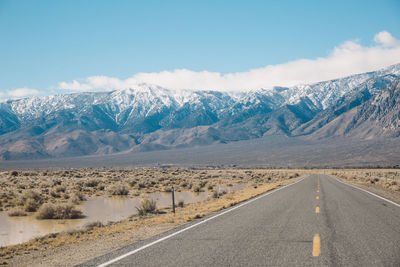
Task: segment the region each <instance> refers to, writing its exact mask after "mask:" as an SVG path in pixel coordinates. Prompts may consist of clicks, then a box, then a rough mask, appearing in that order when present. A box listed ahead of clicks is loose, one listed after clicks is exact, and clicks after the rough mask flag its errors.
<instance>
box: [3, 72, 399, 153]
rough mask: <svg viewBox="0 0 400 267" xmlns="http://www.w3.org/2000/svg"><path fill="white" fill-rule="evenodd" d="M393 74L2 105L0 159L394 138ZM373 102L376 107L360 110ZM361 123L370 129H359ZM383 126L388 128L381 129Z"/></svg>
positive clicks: (148, 89) (142, 88)
mask: <svg viewBox="0 0 400 267" xmlns="http://www.w3.org/2000/svg"><path fill="white" fill-rule="evenodd" d="M399 76H400V64H396V65H392V66H389V67H388V68H385V69H382V70H379V71H376V72H368V73H362V74H357V75H352V76H349V77H344V78H341V79H335V80H330V81H324V82H319V83H314V84H310V85H298V86H294V87H290V88H285V87H275V88H273V89H272V90H266V89H262V88H261V89H259V90H252V91H249V92H235V93H234V92H219V91H177V90H170V89H165V88H162V87H159V86H155V85H145V84H141V85H138V87H137V88H135V89H125V90H118V91H111V92H92V93H74V94H67V95H58V96H45V97H31V98H25V99H18V100H8V101H3V102H1V103H0V157H1V158H2V159H3V160H9V159H30V158H47V157H65V156H82V155H101V154H109V153H117V152H122V151H150V150H159V149H171V148H182V147H191V146H202V145H210V144H214V143H228V142H232V141H239V140H247V139H253V138H260V137H263V136H266V135H274V134H283V135H286V136H288V137H291V136H307V138H311V139H313V138H316V139H321V138H330V137H334V136H337V135H343V136H357V137H359V138H369V139H373V138H375V137H380V136H386V137H389V136H390V137H398V136H399V134H398V127H399V124H398V121H397V120H396V118H397V117H396V116H397V115H398V113H396V112H400V110H399V109H398V105H397V103H398V101H399V98H400V96H399V94H398V91H399V88H398V80H399ZM396 82H397V83H396ZM373 101H375V102H376V103H378V104H377V105H375V106H376V107H379V108H376V109H375V110H371V109H368V107H372V106H374V105H372V106H371V103H373ZM379 103H386V106H387V107H392V109H393V110H392V111H391V110H390V109H388V108H386V109H385V106H384V105H383V106H382V105H380V104H379ZM388 104H391V105H388ZM378 109H379V110H378ZM380 110H386V111H382V112H381V111H380ZM372 115H373V116H372ZM368 116H372V117H373V118H375V119H376V120H377V121H378V123H369V124H368V123H367V121H368V118H369V117H368ZM349 120H359V123H357V122H356V123H352V124H351V125H352V126H351V127H353V128H359V130H354V129H350V130H346V129H347V128H349V127H350V124H349ZM381 122H382V123H381ZM346 123H347V124H346ZM345 125H347V126H345ZM368 125H369V126H368ZM335 127H336V128H337V129H336V130H335ZM346 127H347V128H346ZM351 127H350V128H351ZM362 127H364V128H365V129H364V130H360V129H361V128H362ZM368 127H370V128H371V129H369V128H368ZM382 127H385V129H392V128H394V129H392V130H385V131H380V130H379V129H380V128H382ZM339 129H341V130H339ZM367 131H370V133H369V134H368V133H367Z"/></svg>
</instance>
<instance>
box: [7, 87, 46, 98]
mask: <svg viewBox="0 0 400 267" xmlns="http://www.w3.org/2000/svg"><path fill="white" fill-rule="evenodd" d="M37 94H39V91H38V90H36V89H32V88H26V87H24V88H17V89H14V90H8V91H7V95H8V96H11V97H25V96H32V95H37Z"/></svg>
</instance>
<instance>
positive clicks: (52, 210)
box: [36, 203, 83, 219]
mask: <svg viewBox="0 0 400 267" xmlns="http://www.w3.org/2000/svg"><path fill="white" fill-rule="evenodd" d="M82 217H83V214H82V211H80V210H78V209H76V208H75V207H74V206H73V205H71V204H57V205H55V204H50V203H46V204H44V205H43V206H41V207H40V209H39V211H38V214H37V216H36V218H38V219H79V218H82Z"/></svg>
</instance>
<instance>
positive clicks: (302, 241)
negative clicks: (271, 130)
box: [82, 175, 400, 266]
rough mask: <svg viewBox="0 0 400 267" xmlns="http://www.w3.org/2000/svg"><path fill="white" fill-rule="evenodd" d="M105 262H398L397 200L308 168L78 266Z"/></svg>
mask: <svg viewBox="0 0 400 267" xmlns="http://www.w3.org/2000/svg"><path fill="white" fill-rule="evenodd" d="M204 221H205V222H204ZM188 227H191V228H190V229H186V228H188ZM171 234H172V235H173V236H171ZM160 239H161V241H160ZM135 250H136V251H135ZM127 254H130V255H127ZM121 255H122V257H121ZM116 257H120V258H119V259H118V260H115V259H116ZM113 259H114V261H115V262H109V261H110V260H113ZM107 262H108V263H107ZM104 263H107V265H109V266H400V206H396V205H395V204H393V203H390V202H387V201H385V200H383V199H380V198H377V197H375V196H373V195H370V194H368V193H366V192H364V191H361V190H358V189H356V188H353V187H351V186H348V185H345V184H343V183H340V182H339V181H337V180H336V179H333V178H331V177H329V176H325V175H312V176H307V177H305V178H304V179H303V180H301V181H299V182H298V183H296V184H293V185H290V186H287V187H285V188H282V189H280V190H278V191H275V192H274V191H273V193H269V194H267V195H265V196H263V197H259V198H257V199H256V200H254V199H253V200H252V201H251V202H249V203H247V204H244V205H242V206H240V207H234V209H233V210H232V211H228V212H226V211H223V212H220V213H219V214H217V215H216V214H213V215H210V216H208V217H205V218H203V219H201V220H196V221H194V222H191V223H190V224H186V225H184V226H181V227H179V228H177V229H173V230H171V231H168V232H166V233H164V234H161V235H158V236H155V237H153V238H150V239H148V240H144V241H141V242H137V243H134V244H132V245H130V246H127V247H125V248H123V249H120V250H118V251H114V252H112V253H110V254H107V255H104V256H102V257H99V258H96V259H93V260H92V261H89V262H87V263H85V264H83V265H82V266H98V265H100V264H104Z"/></svg>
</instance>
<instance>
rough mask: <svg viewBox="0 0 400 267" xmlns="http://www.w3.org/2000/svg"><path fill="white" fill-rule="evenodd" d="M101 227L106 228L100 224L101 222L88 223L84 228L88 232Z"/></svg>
mask: <svg viewBox="0 0 400 267" xmlns="http://www.w3.org/2000/svg"><path fill="white" fill-rule="evenodd" d="M101 227H104V225H103V223H102V222H100V221H96V222H91V223H87V224H85V225H84V226H83V228H84V229H85V230H86V231H90V230H93V228H101Z"/></svg>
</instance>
